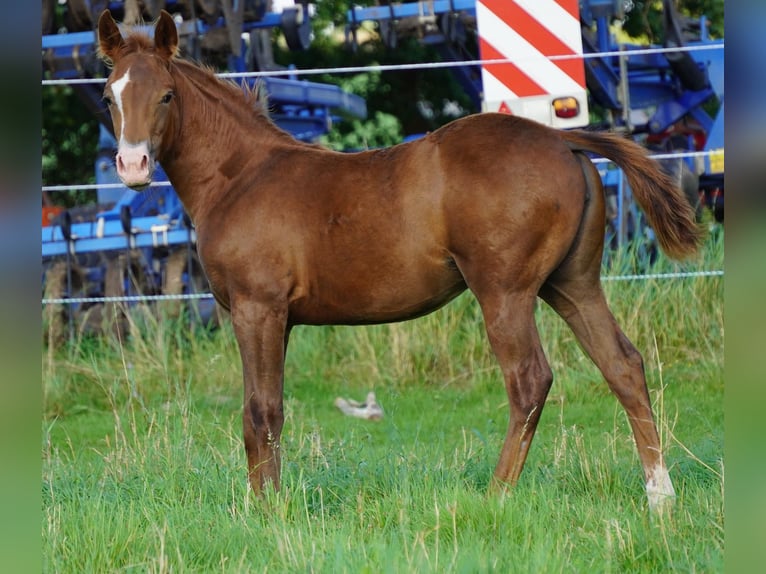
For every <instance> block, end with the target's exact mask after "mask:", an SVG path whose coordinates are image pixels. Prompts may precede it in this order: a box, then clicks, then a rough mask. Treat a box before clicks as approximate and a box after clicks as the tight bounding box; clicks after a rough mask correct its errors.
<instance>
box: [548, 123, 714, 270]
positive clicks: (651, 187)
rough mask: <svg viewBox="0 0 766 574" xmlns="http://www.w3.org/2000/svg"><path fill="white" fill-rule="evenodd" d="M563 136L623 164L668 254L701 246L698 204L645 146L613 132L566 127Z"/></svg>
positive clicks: (579, 148)
mask: <svg viewBox="0 0 766 574" xmlns="http://www.w3.org/2000/svg"><path fill="white" fill-rule="evenodd" d="M561 137H562V138H563V139H564V141H565V142H566V143H567V145H569V147H570V148H571V149H572V150H576V151H592V152H596V153H597V154H599V155H602V156H604V157H607V158H609V159H611V160H613V161H614V162H615V163H616V164H617V165H618V166H620V167H621V168H622V170H623V172H624V173H625V175H626V177H627V178H628V182H629V183H630V187H631V189H632V190H633V197H635V198H636V201H637V202H638V205H639V206H640V207H641V209H642V210H643V212H644V213H645V214H646V217H647V219H648V220H649V224H650V225H651V226H652V229H653V230H654V232H655V234H656V236H657V240H658V241H659V244H660V247H661V248H662V250H663V251H664V252H665V253H666V254H667V255H668V256H670V257H672V258H674V259H684V258H686V257H689V256H691V255H693V254H694V253H695V252H696V251H697V250H698V249H699V246H700V243H701V242H702V238H703V235H704V233H703V230H702V228H700V227H699V226H698V224H697V222H696V219H695V212H694V208H693V207H692V205H691V204H690V203H689V200H688V199H687V198H686V196H685V195H684V193H683V191H682V190H681V188H680V186H679V184H678V183H677V182H675V181H674V180H673V178H672V177H671V176H670V175H668V174H667V173H665V172H664V171H662V170H661V169H660V167H659V165H658V164H657V162H655V161H654V160H653V159H651V158H650V157H649V155H648V153H647V151H646V150H645V149H644V148H643V147H641V146H640V145H638V144H637V143H635V142H633V141H631V140H628V139H626V138H624V137H622V136H619V135H617V134H610V133H595V132H586V131H582V130H575V131H562V132H561Z"/></svg>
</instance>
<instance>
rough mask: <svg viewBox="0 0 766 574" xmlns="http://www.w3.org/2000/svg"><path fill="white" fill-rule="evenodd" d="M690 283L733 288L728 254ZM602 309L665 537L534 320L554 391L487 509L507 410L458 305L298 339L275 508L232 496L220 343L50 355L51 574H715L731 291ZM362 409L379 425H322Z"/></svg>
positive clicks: (234, 461) (608, 429)
mask: <svg viewBox="0 0 766 574" xmlns="http://www.w3.org/2000/svg"><path fill="white" fill-rule="evenodd" d="M695 264H696V265H695V266H697V267H701V268H705V269H713V268H716V269H717V268H721V267H722V266H723V238H722V235H721V234H720V233H716V234H714V235H713V236H711V238H710V239H709V241H708V244H707V246H706V250H705V253H704V255H703V257H702V258H701V259H700V261H697V262H695ZM619 265H620V267H619V268H623V267H628V268H629V267H630V266H631V264H630V262H627V263H624V262H620V263H619ZM689 266H690V264H687V265H686V266H679V265H677V264H673V263H670V262H669V261H667V260H664V259H662V258H661V259H660V260H659V261H658V263H657V267H656V268H655V269H654V270H653V271H662V272H664V271H672V270H683V269H687V268H689ZM605 273H606V274H613V273H615V272H613V271H612V270H605ZM604 287H605V291H606V294H607V298H608V299H609V301H610V303H611V305H612V307H613V310H614V312H615V315H616V317H617V319H618V321H619V322H620V324H621V325H622V326H623V328H624V330H625V331H626V333H627V334H628V336H629V337H630V338H631V339H632V340H633V341H634V343H635V344H636V346H637V347H638V348H639V349H640V350H641V351H642V353H643V355H644V359H645V367H646V372H647V379H648V383H649V387H650V393H651V397H652V400H653V402H654V405H655V412H656V416H657V419H658V421H659V426H660V431H661V435H662V437H663V441H664V449H665V451H666V458H667V460H668V461H669V464H670V467H671V468H670V473H671V477H672V478H673V480H674V481H675V485H676V489H677V491H678V500H677V502H676V505H675V508H674V509H673V512H672V513H671V514H669V515H663V516H659V517H658V516H651V515H649V514H648V513H647V509H646V502H645V497H644V492H643V481H642V476H641V470H640V466H639V463H638V459H637V456H636V453H635V446H634V444H633V439H632V436H631V433H630V428H629V425H628V422H627V420H626V417H625V415H624V413H623V411H622V409H621V408H620V407H619V406H618V404H617V402H616V400H615V399H614V397H613V396H612V395H611V394H610V392H609V391H608V389H607V388H606V385H605V384H604V383H603V381H602V380H601V377H600V375H599V374H598V372H597V371H596V370H595V368H594V367H593V365H592V364H591V363H590V362H589V361H588V360H587V359H586V358H585V357H584V356H583V354H582V352H581V351H580V350H579V348H578V347H577V344H576V343H575V341H574V340H573V337H572V335H571V333H570V332H569V331H568V330H567V329H566V328H565V326H564V325H563V322H562V321H561V320H560V319H559V318H558V317H556V316H554V314H553V313H552V312H551V310H550V309H548V308H547V307H546V306H544V305H540V307H539V309H538V311H537V320H538V325H539V329H540V332H541V338H542V339H543V342H544V345H545V348H546V353H547V356H548V357H549V360H550V362H551V366H552V368H553V371H554V375H555V377H556V381H555V382H554V386H553V389H552V391H551V394H550V395H549V397H548V404H547V408H546V409H545V410H544V411H543V414H542V419H541V422H540V426H539V427H538V432H537V435H536V438H535V442H534V443H533V445H532V450H531V452H530V456H529V459H528V461H527V466H526V469H525V471H524V473H523V474H522V477H521V480H520V482H519V484H518V485H517V486H516V487H515V489H513V490H512V491H511V492H510V493H509V494H508V495H507V496H488V495H487V494H486V489H487V486H488V483H489V477H490V476H491V472H492V468H493V465H494V463H495V462H496V458H497V456H498V453H499V449H500V445H501V444H502V441H503V438H504V435H505V430H506V424H507V416H508V407H507V400H506V397H505V393H504V391H503V384H502V381H501V376H500V373H499V369H498V368H497V366H496V364H495V361H494V359H493V357H492V355H491V353H490V351H489V348H488V345H487V341H486V336H485V334H484V329H483V323H482V319H481V313H480V310H479V309H478V305H477V304H476V302H475V301H474V300H473V298H472V297H470V295H464V296H461V297H460V298H458V299H457V300H456V301H454V302H453V303H452V304H450V305H448V306H447V307H445V308H444V309H442V310H440V311H438V312H437V313H434V314H431V315H428V316H426V317H423V318H421V319H418V320H416V321H411V322H407V323H401V324H392V325H378V326H371V327H323V328H315V327H299V328H297V329H296V330H295V331H294V333H293V336H292V337H291V346H290V351H289V352H288V357H287V370H286V376H285V379H286V386H285V416H286V422H285V429H284V433H283V440H282V443H281V447H282V451H283V489H282V490H281V492H280V493H279V494H274V493H269V494H268V495H267V496H266V497H265V499H263V500H260V499H254V498H253V497H252V495H251V493H250V491H249V488H248V486H247V483H246V479H245V476H246V471H245V457H244V451H243V447H242V441H241V393H242V391H241V382H240V377H241V369H240V366H239V365H240V362H239V354H238V351H237V348H236V344H235V341H234V337H233V334H232V330H231V326H230V324H228V323H225V324H224V326H223V327H222V328H221V329H220V330H219V331H217V332H215V333H212V334H210V333H208V332H204V331H198V332H194V333H190V332H189V331H188V326H186V325H184V324H177V323H173V322H167V321H155V322H153V323H152V322H147V323H146V324H145V325H146V326H145V327H143V328H142V329H140V330H139V331H137V332H136V333H134V335H133V336H132V337H131V338H130V339H129V340H128V341H125V342H123V344H118V343H116V342H111V341H109V340H107V339H99V340H92V341H88V342H85V343H84V344H80V345H77V346H74V345H73V346H71V347H68V348H65V349H63V350H62V351H59V352H51V353H50V354H48V353H47V352H46V353H44V355H43V389H44V405H43V407H44V420H43V435H42V436H43V444H42V458H43V462H42V468H43V476H42V502H43V512H42V517H41V530H42V538H43V560H44V570H45V571H46V572H47V571H50V572H53V571H55V572H103V571H120V570H130V569H137V570H141V571H165V572H168V571H174V572H210V571H223V572H262V571H271V572H297V571H301V572H306V571H308V572H520V571H530V570H537V571H543V572H561V571H571V572H592V571H593V572H628V571H630V572H665V571H671V570H678V571H690V572H715V571H721V570H722V562H723V487H724V480H723V475H724V468H723V457H722V453H723V279H722V278H720V277H701V278H692V279H678V280H645V281H632V282H631V281H611V282H606V283H605V284H604ZM369 390H375V391H376V393H377V397H378V400H379V401H380V403H381V404H382V405H383V407H384V409H385V413H386V415H385V417H384V419H383V420H382V421H379V422H370V421H361V420H357V419H349V418H346V417H343V416H342V415H341V414H340V412H339V411H338V410H337V409H335V407H334V406H333V404H332V403H333V399H334V398H335V397H336V396H343V397H354V398H362V397H363V396H364V394H365V393H366V392H367V391H369Z"/></svg>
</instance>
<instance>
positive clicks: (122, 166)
mask: <svg viewBox="0 0 766 574" xmlns="http://www.w3.org/2000/svg"><path fill="white" fill-rule="evenodd" d="M98 42H99V49H100V51H101V55H102V57H103V58H104V59H105V60H106V61H107V62H108V63H110V64H111V65H112V66H113V68H112V72H111V74H110V75H109V79H108V81H107V83H106V87H105V88H104V100H105V101H106V103H107V106H108V107H109V112H110V113H111V115H112V123H113V125H114V135H115V137H116V138H117V141H118V148H117V157H116V158H115V163H116V165H117V174H118V175H119V176H120V179H121V180H122V182H123V183H124V184H125V185H127V186H128V187H132V188H133V189H143V188H145V187H146V186H147V185H149V184H150V183H151V181H152V174H153V172H154V164H155V157H157V156H158V155H161V152H162V150H163V146H165V145H167V141H166V140H167V138H168V135H169V131H170V128H171V127H172V125H173V123H174V118H175V117H176V115H177V113H178V111H177V108H176V104H175V102H174V96H175V91H174V89H175V82H174V81H173V77H172V76H171V74H170V62H171V60H172V59H173V58H174V57H175V55H176V53H177V51H178V32H177V31H176V26H175V23H174V22H173V18H172V17H171V16H170V14H168V13H167V12H165V11H164V10H163V11H162V13H161V14H160V18H159V20H158V21H157V25H156V26H155V29H154V41H153V42H152V41H151V40H150V39H148V38H146V37H144V36H131V37H129V38H128V40H127V41H126V40H125V39H123V37H122V35H121V34H120V30H119V28H118V27H117V24H116V23H115V21H114V20H113V19H112V16H111V14H110V13H109V11H108V10H104V12H102V13H101V17H100V18H99V20H98Z"/></svg>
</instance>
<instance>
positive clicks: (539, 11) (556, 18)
mask: <svg viewBox="0 0 766 574" xmlns="http://www.w3.org/2000/svg"><path fill="white" fill-rule="evenodd" d="M476 21H477V27H478V32H479V49H480V53H481V59H482V60H495V59H506V58H507V59H510V60H511V63H508V64H488V65H484V66H483V67H482V82H483V86H484V111H492V112H496V111H503V112H506V113H513V114H516V115H522V116H525V117H530V118H532V119H535V120H537V121H540V122H542V123H545V124H548V125H553V126H556V127H578V126H583V125H586V124H587V123H588V100H587V95H586V91H585V68H584V66H583V60H582V58H581V57H580V58H577V57H575V58H570V59H557V60H550V56H577V55H579V56H582V36H581V32H580V14H579V5H578V0H477V2H476ZM560 97H574V98H576V99H577V102H578V104H579V113H578V114H577V115H575V116H574V117H568V118H567V117H558V116H557V115H556V114H555V113H554V111H553V106H552V102H553V100H555V99H556V98H560Z"/></svg>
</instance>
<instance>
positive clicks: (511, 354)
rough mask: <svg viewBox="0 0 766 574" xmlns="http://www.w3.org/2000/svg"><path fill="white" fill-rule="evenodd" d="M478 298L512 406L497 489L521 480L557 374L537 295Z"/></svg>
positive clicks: (498, 471)
mask: <svg viewBox="0 0 766 574" xmlns="http://www.w3.org/2000/svg"><path fill="white" fill-rule="evenodd" d="M480 303H481V308H482V313H483V315H484V321H485V324H486V329H487V334H488V336H489V341H490V344H491V345H492V349H493V351H494V353H495V355H496V357H497V359H498V362H499V363H500V367H501V368H502V371H503V376H504V379H505V388H506V392H507V394H508V402H509V407H510V411H511V412H510V415H511V417H510V423H509V425H508V431H507V434H506V436H505V443H504V444H503V449H502V451H501V453H500V460H499V461H498V463H497V467H496V468H495V475H494V476H495V481H494V482H493V488H496V487H498V486H501V485H503V484H510V485H513V484H515V483H516V481H517V480H518V478H519V475H520V474H521V470H522V468H523V467H524V462H525V461H526V459H527V454H528V452H529V446H530V444H531V443H532V438H533V437H534V434H535V430H536V429H537V423H538V421H539V420H540V414H541V413H542V409H543V405H544V404H545V399H546V397H547V396H548V391H549V390H550V388H551V383H552V382H553V375H552V373H551V369H550V367H549V365H548V362H547V361H546V359H545V354H544V352H543V348H542V346H541V345H540V339H539V336H538V333H537V327H536V325H535V321H534V304H535V296H534V295H530V294H520V295H512V294H504V295H502V296H500V297H497V298H488V297H482V298H480Z"/></svg>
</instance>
